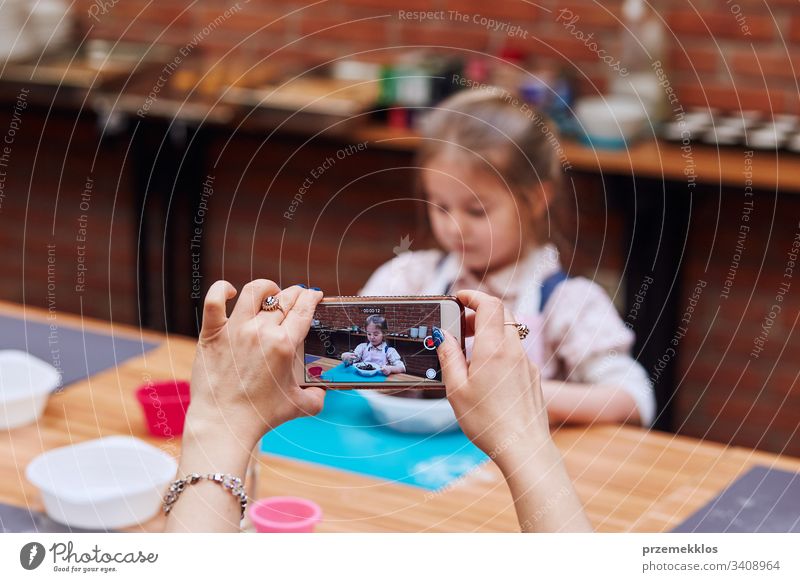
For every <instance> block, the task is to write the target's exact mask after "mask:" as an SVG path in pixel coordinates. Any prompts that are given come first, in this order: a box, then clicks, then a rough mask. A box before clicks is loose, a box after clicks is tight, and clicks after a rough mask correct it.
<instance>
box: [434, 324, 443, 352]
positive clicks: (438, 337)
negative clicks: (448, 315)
mask: <svg viewBox="0 0 800 582" xmlns="http://www.w3.org/2000/svg"><path fill="white" fill-rule="evenodd" d="M432 335H433V344H434V345H435V346H436V347H437V348H438V347H439V346H440V345H442V344H443V343H444V333H442V330H441V329H439V328H438V327H434V328H433V334H432Z"/></svg>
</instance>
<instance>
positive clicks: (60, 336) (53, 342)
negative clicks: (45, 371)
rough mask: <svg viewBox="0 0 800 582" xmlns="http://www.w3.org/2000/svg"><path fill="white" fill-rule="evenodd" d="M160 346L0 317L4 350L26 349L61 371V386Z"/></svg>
mask: <svg viewBox="0 0 800 582" xmlns="http://www.w3.org/2000/svg"><path fill="white" fill-rule="evenodd" d="M157 345H158V344H155V343H152V342H145V341H141V340H137V339H131V338H128V337H120V336H114V335H107V334H103V333H97V332H94V331H85V330H82V329H79V328H76V327H69V326H64V325H55V324H54V326H53V327H51V324H49V323H43V322H41V321H33V320H26V319H20V318H18V317H8V316H5V315H3V316H0V350H22V351H25V352H28V353H29V354H31V355H33V356H36V357H37V358H39V359H40V360H44V361H45V362H47V363H48V364H50V365H52V366H55V367H56V368H58V370H59V372H60V373H61V384H60V386H59V388H60V387H61V386H66V385H67V384H72V383H73V382H76V381H78V380H83V379H85V378H88V377H89V376H92V375H94V374H96V373H98V372H102V371H103V370H107V369H109V368H113V367H115V366H117V365H119V364H121V363H122V362H124V361H125V360H128V359H130V358H135V357H138V356H141V355H142V354H144V352H146V351H148V350H151V349H153V348H154V347H156V346H157Z"/></svg>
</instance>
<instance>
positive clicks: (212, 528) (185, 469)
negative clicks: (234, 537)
mask: <svg viewBox="0 0 800 582" xmlns="http://www.w3.org/2000/svg"><path fill="white" fill-rule="evenodd" d="M251 440H252V439H241V438H237V436H236V435H233V434H231V432H230V431H229V429H227V428H225V427H222V426H219V427H218V426H216V425H205V424H202V423H196V424H192V423H191V422H190V419H188V418H187V424H186V430H185V431H184V436H183V445H182V449H181V459H180V463H179V466H178V478H183V477H185V476H186V475H188V474H189V473H200V474H206V473H223V474H225V473H229V474H231V475H233V476H236V477H240V478H241V479H242V480H244V479H245V473H246V471H247V466H248V463H249V461H250V457H251V453H252V449H253V447H254V446H255V443H251V442H250V441H251ZM240 521H241V506H240V505H239V501H238V499H237V498H236V497H234V496H233V495H232V494H231V493H230V491H229V490H227V489H224V488H223V487H222V485H220V484H219V483H215V482H213V481H209V480H207V479H202V480H200V481H198V482H197V483H195V484H194V485H187V486H186V488H185V489H184V490H183V492H182V493H181V495H180V498H179V499H178V500H177V501H176V502H175V504H174V505H173V506H172V509H171V511H170V513H169V515H168V517H167V522H166V526H165V528H164V531H165V532H237V531H239V527H240Z"/></svg>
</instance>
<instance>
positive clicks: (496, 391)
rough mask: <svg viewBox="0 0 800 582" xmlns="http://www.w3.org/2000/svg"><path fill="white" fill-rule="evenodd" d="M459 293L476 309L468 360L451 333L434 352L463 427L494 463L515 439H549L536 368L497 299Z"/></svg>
mask: <svg viewBox="0 0 800 582" xmlns="http://www.w3.org/2000/svg"><path fill="white" fill-rule="evenodd" d="M458 298H459V300H461V302H462V303H464V304H465V305H466V306H467V307H469V308H470V309H474V310H475V315H474V320H472V322H473V325H474V328H475V330H474V335H475V343H474V344H473V348H472V361H471V362H470V363H469V364H468V363H467V361H466V359H465V357H464V354H463V352H462V351H461V348H460V346H459V345H458V342H456V340H455V338H453V336H452V335H450V334H446V339H445V342H444V343H443V344H442V345H441V346H440V347H439V349H438V354H439V360H440V362H441V365H442V376H443V378H444V382H445V385H446V388H447V398H448V400H450V404H451V405H452V406H453V409H454V410H455V413H456V418H457V419H458V423H459V425H460V426H461V429H462V430H463V431H464V433H465V434H466V435H467V436H468V437H469V438H470V440H472V442H474V443H475V444H476V445H477V446H478V447H479V448H480V449H481V450H483V451H484V452H485V453H486V454H487V455H489V456H490V457H492V458H493V459H496V460H498V463H499V462H500V461H501V460H502V459H503V458H504V455H503V453H504V452H506V450H507V449H509V448H510V445H511V444H512V443H515V442H517V441H520V440H524V441H526V442H535V443H539V444H540V445H541V446H545V445H549V444H550V429H549V424H548V422H547V411H546V409H545V406H544V399H543V397H542V391H541V387H540V381H539V370H538V369H537V368H536V367H535V366H534V365H533V364H531V363H530V361H529V360H528V357H527V355H526V354H525V351H524V349H523V348H522V342H521V341H520V339H519V335H518V333H517V329H516V328H515V327H514V326H511V325H504V322H505V321H511V320H513V318H512V317H511V315H510V314H508V313H507V312H505V310H504V308H503V304H502V302H501V301H500V300H499V299H497V298H495V297H491V296H490V295H487V294H485V293H481V292H479V291H462V292H460V293H458Z"/></svg>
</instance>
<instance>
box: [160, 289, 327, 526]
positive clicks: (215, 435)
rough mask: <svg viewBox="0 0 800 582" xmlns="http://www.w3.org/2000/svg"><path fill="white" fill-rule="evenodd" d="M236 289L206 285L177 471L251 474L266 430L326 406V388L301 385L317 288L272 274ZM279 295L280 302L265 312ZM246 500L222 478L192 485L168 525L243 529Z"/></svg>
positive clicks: (177, 504) (183, 473)
mask: <svg viewBox="0 0 800 582" xmlns="http://www.w3.org/2000/svg"><path fill="white" fill-rule="evenodd" d="M235 295H236V289H234V288H233V286H232V285H231V284H230V283H228V282H227V281H217V282H216V283H214V284H213V285H212V286H211V288H210V289H209V290H208V294H207V295H206V300H205V306H204V308H203V328H202V330H201V331H200V339H199V340H198V342H197V352H196V354H195V360H194V366H193V368H192V383H191V386H192V400H191V404H190V405H189V410H188V412H187V414H186V424H185V425H184V429H183V442H182V448H181V461H180V466H179V467H178V475H179V476H180V477H184V476H185V475H187V474H189V473H201V474H204V473H230V474H231V475H234V476H238V477H240V478H243V479H244V478H245V472H246V469H247V465H248V462H249V461H250V458H251V454H252V451H253V448H254V447H255V446H256V444H257V443H258V441H259V439H260V438H261V437H262V436H263V435H264V433H266V432H268V431H269V430H271V429H273V428H275V427H276V426H278V425H280V424H281V423H283V422H286V421H287V420H290V419H292V418H295V417H297V416H302V415H308V414H316V413H317V412H319V411H320V410H321V409H322V404H323V400H324V398H325V391H324V390H323V389H322V388H306V389H302V388H300V387H299V386H298V384H297V378H295V375H294V362H295V358H296V355H297V349H298V347H299V346H300V344H301V343H303V340H304V339H305V337H306V334H307V333H308V330H309V328H310V326H311V318H312V317H313V315H314V309H315V307H316V306H317V303H319V301H320V299H322V293H321V292H319V291H311V290H304V289H302V288H301V287H299V286H297V287H289V288H288V289H285V290H283V291H281V290H280V289H279V288H278V286H277V285H276V284H275V283H273V282H272V281H267V280H266V279H258V280H256V281H253V282H251V283H248V284H247V285H245V286H244V288H243V289H242V294H241V296H240V297H239V300H238V301H237V302H236V306H235V307H234V308H233V312H232V313H231V316H230V317H227V316H226V309H225V305H226V303H227V302H228V301H229V300H230V299H233V297H234V296H235ZM270 295H276V296H277V297H278V299H279V302H280V305H281V308H282V309H283V311H281V310H280V309H276V310H274V311H263V310H262V309H261V304H262V302H263V300H264V299H265V298H266V297H268V296H270ZM239 520H240V507H239V504H238V503H237V501H236V499H235V498H234V497H233V496H232V495H231V494H230V492H228V491H225V490H224V489H223V488H221V487H220V486H219V485H217V484H216V483H211V482H209V481H206V480H201V481H199V482H198V483H196V484H195V485H192V486H191V487H187V488H186V490H185V491H184V492H183V493H182V494H181V496H180V499H178V501H177V502H176V503H175V506H174V507H173V508H172V511H171V512H170V514H169V516H168V518H167V522H166V525H165V531H167V532H173V531H203V532H223V531H238V530H239Z"/></svg>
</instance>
